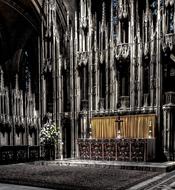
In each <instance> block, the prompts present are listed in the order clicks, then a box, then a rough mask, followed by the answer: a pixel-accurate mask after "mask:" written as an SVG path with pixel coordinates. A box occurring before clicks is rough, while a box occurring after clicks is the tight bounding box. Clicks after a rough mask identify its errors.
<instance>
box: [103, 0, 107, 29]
mask: <svg viewBox="0 0 175 190" xmlns="http://www.w3.org/2000/svg"><path fill="white" fill-rule="evenodd" d="M105 22H106V15H105V2H104V1H103V5H102V26H105Z"/></svg>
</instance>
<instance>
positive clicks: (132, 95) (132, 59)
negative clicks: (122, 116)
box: [130, 0, 135, 110]
mask: <svg viewBox="0 0 175 190" xmlns="http://www.w3.org/2000/svg"><path fill="white" fill-rule="evenodd" d="M134 26H135V15H134V0H131V28H130V30H131V31H130V35H131V38H130V40H131V45H130V48H131V53H130V107H131V110H134V107H135V40H134V38H135V36H134Z"/></svg>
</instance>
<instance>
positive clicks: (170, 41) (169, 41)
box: [162, 34, 175, 52]
mask: <svg viewBox="0 0 175 190" xmlns="http://www.w3.org/2000/svg"><path fill="white" fill-rule="evenodd" d="M174 41H175V35H174V34H166V35H165V36H164V38H163V42H162V48H163V51H164V52H166V51H167V49H168V48H169V49H170V51H172V50H173V46H174Z"/></svg>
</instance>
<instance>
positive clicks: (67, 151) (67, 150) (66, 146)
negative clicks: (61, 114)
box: [62, 117, 71, 158]
mask: <svg viewBox="0 0 175 190" xmlns="http://www.w3.org/2000/svg"><path fill="white" fill-rule="evenodd" d="M62 126H63V128H62V136H63V137H62V138H63V157H64V158H70V157H71V122H70V119H69V118H66V117H65V118H63V120H62Z"/></svg>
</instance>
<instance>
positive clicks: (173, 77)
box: [163, 50, 175, 92]
mask: <svg viewBox="0 0 175 190" xmlns="http://www.w3.org/2000/svg"><path fill="white" fill-rule="evenodd" d="M174 84H175V56H174V54H173V53H172V52H170V51H169V50H168V52H166V53H165V54H164V55H163V90H164V92H175V85H174Z"/></svg>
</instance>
